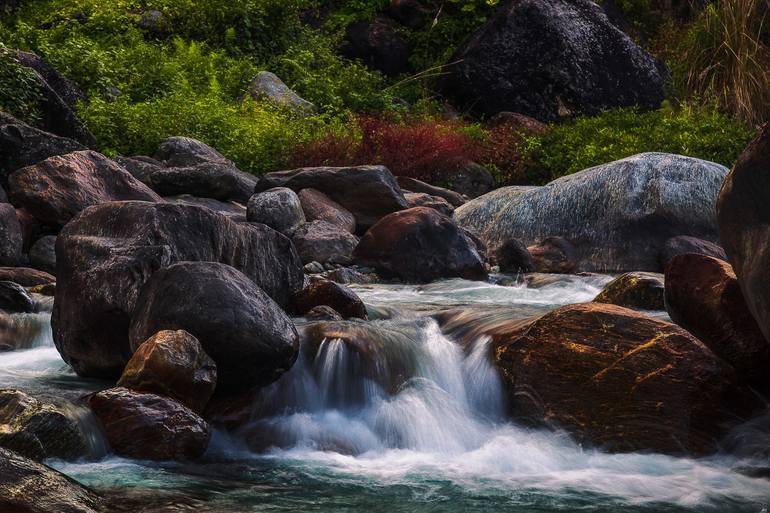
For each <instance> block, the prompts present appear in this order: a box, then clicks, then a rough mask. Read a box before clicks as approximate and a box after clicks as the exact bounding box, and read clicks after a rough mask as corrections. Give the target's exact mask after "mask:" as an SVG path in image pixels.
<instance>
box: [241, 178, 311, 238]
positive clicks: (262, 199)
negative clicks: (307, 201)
mask: <svg viewBox="0 0 770 513" xmlns="http://www.w3.org/2000/svg"><path fill="white" fill-rule="evenodd" d="M246 209H247V210H246V219H247V220H248V221H249V222H250V223H262V224H266V225H267V226H269V227H270V228H272V229H274V230H278V231H279V232H281V233H283V234H284V235H288V236H289V237H291V235H292V234H293V233H294V232H296V231H297V229H299V228H300V227H301V226H302V225H304V224H305V213H304V212H303V210H302V204H301V203H300V201H299V197H297V193H295V192H294V191H292V190H291V189H288V188H286V187H276V188H275V189H268V190H266V191H264V192H260V193H258V194H254V195H253V196H252V197H251V198H250V199H249V203H248V205H247V206H246Z"/></svg>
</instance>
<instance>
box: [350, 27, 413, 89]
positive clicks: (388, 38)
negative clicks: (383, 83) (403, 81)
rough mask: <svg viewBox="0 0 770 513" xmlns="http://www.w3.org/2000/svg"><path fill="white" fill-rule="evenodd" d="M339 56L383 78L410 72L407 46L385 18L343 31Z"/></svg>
mask: <svg viewBox="0 0 770 513" xmlns="http://www.w3.org/2000/svg"><path fill="white" fill-rule="evenodd" d="M342 53H343V54H344V55H345V56H347V57H350V58H351V59H361V60H362V61H364V63H366V65H367V66H369V67H371V68H374V69H376V70H379V71H382V72H383V73H384V74H386V75H390V76H395V75H398V74H399V73H404V72H406V71H408V70H409V45H408V44H407V42H406V40H405V39H404V37H403V36H402V35H401V34H400V33H399V32H398V31H397V30H396V28H395V27H394V26H393V24H392V23H391V22H390V21H389V20H388V19H387V18H382V17H377V18H374V19H373V20H371V21H369V20H360V21H356V22H353V23H351V24H350V25H349V26H348V28H347V30H346V31H345V44H344V45H343V47H342Z"/></svg>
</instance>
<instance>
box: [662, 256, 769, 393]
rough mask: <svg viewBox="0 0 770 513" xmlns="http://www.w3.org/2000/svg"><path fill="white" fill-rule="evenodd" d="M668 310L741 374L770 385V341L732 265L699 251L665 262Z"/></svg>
mask: <svg viewBox="0 0 770 513" xmlns="http://www.w3.org/2000/svg"><path fill="white" fill-rule="evenodd" d="M666 310H668V314H669V315H670V316H671V319H672V320H673V321H674V322H675V323H677V324H679V325H680V326H682V327H683V328H684V329H686V330H687V331H689V332H690V333H692V334H693V335H695V336H696V337H698V338H699V339H700V340H701V341H702V342H703V343H704V344H706V345H707V346H708V347H709V348H710V349H711V350H712V351H713V352H714V353H715V354H716V355H717V356H719V357H720V358H722V359H723V360H724V361H726V362H727V363H729V364H730V365H732V366H733V367H735V369H736V371H737V372H738V376H739V377H740V378H741V379H744V380H746V381H749V382H753V383H756V384H761V383H764V384H765V386H767V385H770V345H768V343H767V341H766V340H765V337H764V336H763V335H762V331H761V330H760V329H759V326H758V325H757V322H756V321H755V320H754V318H753V317H752V316H751V312H750V311H749V308H748V306H746V301H745V299H744V298H743V294H742V293H741V289H740V285H739V284H738V280H737V278H736V277H735V273H733V269H732V267H730V264H728V263H727V262H725V261H722V260H718V259H716V258H712V257H709V256H705V255H697V254H694V253H689V254H684V255H678V256H676V257H674V258H673V259H671V261H669V264H668V266H667V267H666Z"/></svg>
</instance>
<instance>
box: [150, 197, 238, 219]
mask: <svg viewBox="0 0 770 513" xmlns="http://www.w3.org/2000/svg"><path fill="white" fill-rule="evenodd" d="M163 199H164V200H166V201H168V202H170V203H176V204H178V205H192V206H197V207H204V208H207V209H209V210H213V211H214V212H219V213H220V214H223V215H226V216H227V217H229V218H230V219H232V220H233V221H235V222H238V223H242V222H246V206H245V205H242V204H240V203H237V202H235V201H219V200H215V199H211V198H199V197H197V196H190V195H189V194H180V195H179V196H166V197H164V198H163Z"/></svg>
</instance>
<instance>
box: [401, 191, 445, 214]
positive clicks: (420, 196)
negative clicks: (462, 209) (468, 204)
mask: <svg viewBox="0 0 770 513" xmlns="http://www.w3.org/2000/svg"><path fill="white" fill-rule="evenodd" d="M404 197H405V198H406V201H407V202H408V203H409V206H410V207H428V208H432V209H433V210H436V211H437V212H439V213H441V214H444V215H445V216H451V215H452V212H454V211H455V208H454V207H453V206H452V205H450V204H449V202H448V201H447V200H445V199H444V198H441V197H439V196H431V195H430V194H425V193H424V192H405V193H404Z"/></svg>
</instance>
